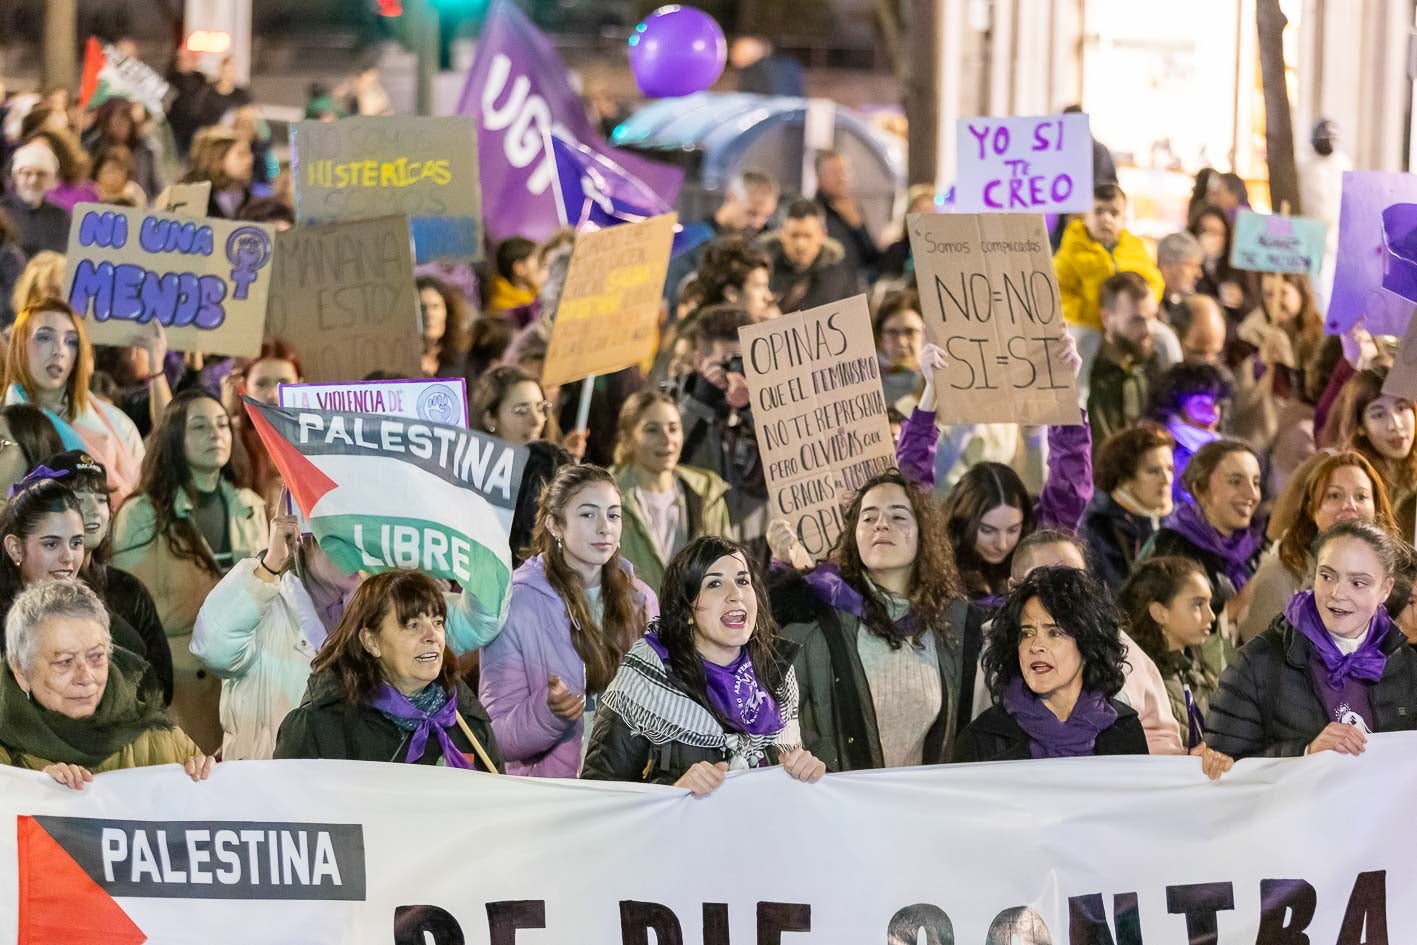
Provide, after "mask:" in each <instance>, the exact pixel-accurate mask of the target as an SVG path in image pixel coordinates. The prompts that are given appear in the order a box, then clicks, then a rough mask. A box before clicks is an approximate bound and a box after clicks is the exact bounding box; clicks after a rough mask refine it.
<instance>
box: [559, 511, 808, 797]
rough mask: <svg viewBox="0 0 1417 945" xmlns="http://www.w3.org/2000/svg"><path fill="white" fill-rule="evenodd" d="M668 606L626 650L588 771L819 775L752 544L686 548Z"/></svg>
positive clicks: (659, 776)
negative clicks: (769, 769) (772, 770)
mask: <svg viewBox="0 0 1417 945" xmlns="http://www.w3.org/2000/svg"><path fill="white" fill-rule="evenodd" d="M664 593H665V609H664V612H663V613H662V614H661V615H660V616H659V618H658V619H657V620H655V621H654V622H653V623H652V624H650V628H649V631H648V632H647V633H646V634H645V636H644V638H643V639H642V640H639V641H637V642H636V643H635V645H634V646H633V647H631V648H630V651H629V652H628V653H626V654H625V658H624V660H623V661H622V662H621V663H620V668H619V670H618V671H617V672H616V673H615V678H614V679H613V680H612V681H611V683H610V688H609V689H607V690H606V692H605V696H604V698H603V699H602V700H601V707H600V711H599V712H597V713H596V718H595V725H594V727H593V729H592V730H591V735H590V747H589V749H588V750H587V752H586V759H585V771H584V772H583V774H582V777H585V778H591V779H595V780H602V781H644V782H650V783H654V784H672V785H674V786H675V787H682V788H687V789H688V790H689V791H690V792H692V793H693V794H694V796H696V797H703V796H704V795H706V794H710V793H712V792H713V791H715V790H716V789H717V788H718V787H719V785H721V784H722V783H723V780H724V776H725V775H726V774H727V773H728V772H729V771H737V770H744V769H748V768H759V767H764V766H767V765H781V766H782V767H783V768H784V769H785V770H786V771H787V773H788V774H789V775H790V776H792V777H793V778H796V779H797V780H799V781H817V780H820V779H821V777H822V775H823V774H825V773H826V771H827V768H826V765H825V764H823V763H822V762H821V761H820V760H818V759H817V758H816V756H814V755H813V754H812V752H811V751H809V750H807V749H805V748H803V746H802V738H801V730H800V728H799V726H798V719H797V711H798V695H797V693H798V690H797V684H796V679H795V671H794V669H793V664H792V656H793V653H794V652H795V651H796V647H795V646H794V645H792V644H790V643H788V642H787V641H785V640H782V639H779V638H778V636H777V627H776V625H775V624H774V623H773V619H772V615H771V613H770V611H769V607H768V601H767V597H766V596H765V594H764V588H763V585H762V582H761V581H760V580H759V579H758V578H757V577H756V576H755V574H754V569H753V567H752V565H751V564H750V563H749V559H748V552H747V551H746V549H744V548H743V546H742V545H739V544H738V543H736V542H733V541H729V540H728V539H725V538H717V537H706V538H700V539H697V540H696V541H694V542H691V543H690V544H689V545H688V546H686V547H685V548H684V549H683V550H682V551H680V552H679V553H678V554H677V555H675V556H674V559H673V560H672V561H670V562H669V567H668V569H667V570H666V571H665V575H664Z"/></svg>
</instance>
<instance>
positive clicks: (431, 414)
mask: <svg viewBox="0 0 1417 945" xmlns="http://www.w3.org/2000/svg"><path fill="white" fill-rule="evenodd" d="M277 396H279V398H280V406H282V407H299V408H304V409H307V410H343V411H346V412H348V413H377V414H380V415H382V416H385V417H403V418H404V419H405V420H431V421H433V422H434V423H450V424H452V425H454V426H463V427H465V426H467V381H466V380H464V379H463V378H461V377H433V378H428V379H427V380H397V381H354V382H348V383H339V384H282V385H281V386H280V389H279V391H278V395H277Z"/></svg>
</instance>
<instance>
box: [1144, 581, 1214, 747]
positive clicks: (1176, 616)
mask: <svg viewBox="0 0 1417 945" xmlns="http://www.w3.org/2000/svg"><path fill="white" fill-rule="evenodd" d="M1117 603H1118V606H1119V607H1120V608H1121V610H1122V615H1123V616H1124V617H1126V619H1127V629H1128V630H1129V631H1130V632H1131V637H1132V639H1133V640H1135V641H1136V643H1137V646H1139V647H1141V649H1142V652H1144V653H1145V654H1146V655H1147V656H1149V657H1150V658H1151V660H1152V662H1154V663H1155V664H1156V668H1157V669H1158V670H1160V671H1161V678H1162V680H1163V681H1164V682H1165V683H1166V694H1167V696H1168V697H1169V698H1170V702H1171V717H1172V718H1174V719H1176V720H1177V721H1178V722H1179V723H1180V728H1181V742H1182V743H1183V744H1184V745H1185V747H1186V750H1187V751H1191V750H1193V749H1196V748H1198V747H1200V746H1201V745H1204V744H1205V742H1204V734H1205V713H1206V711H1207V710H1209V708H1210V697H1211V696H1213V695H1215V691H1216V690H1217V689H1219V688H1220V674H1221V673H1223V672H1224V671H1225V667H1226V666H1228V665H1230V659H1231V658H1232V657H1233V656H1234V655H1235V648H1234V647H1233V646H1231V645H1230V641H1229V640H1227V639H1226V638H1225V636H1224V635H1223V634H1219V633H1212V632H1211V631H1212V629H1213V628H1214V626H1215V611H1213V610H1211V609H1210V581H1209V579H1207V578H1206V576H1205V571H1204V570H1202V569H1201V566H1200V565H1199V564H1197V563H1196V562H1194V561H1192V560H1191V559H1190V558H1175V557H1171V558H1152V559H1151V560H1150V561H1147V562H1145V563H1144V564H1142V566H1141V567H1139V568H1137V570H1136V573H1134V574H1133V575H1132V577H1131V580H1129V581H1127V584H1126V586H1125V587H1123V588H1122V591H1121V593H1120V594H1119V595H1118V597H1117Z"/></svg>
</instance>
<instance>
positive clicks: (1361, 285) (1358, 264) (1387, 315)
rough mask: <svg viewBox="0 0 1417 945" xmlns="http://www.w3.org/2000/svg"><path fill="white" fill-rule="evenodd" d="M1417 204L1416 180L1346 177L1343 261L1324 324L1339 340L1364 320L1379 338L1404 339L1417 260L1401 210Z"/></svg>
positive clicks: (1372, 174) (1364, 174) (1361, 174)
mask: <svg viewBox="0 0 1417 945" xmlns="http://www.w3.org/2000/svg"><path fill="white" fill-rule="evenodd" d="M1414 202H1417V176H1414V175H1412V174H1389V173H1383V172H1381V171H1347V172H1345V173H1344V175H1343V203H1342V204H1341V205H1340V208H1339V213H1338V257H1337V264H1336V266H1335V269H1334V274H1333V296H1332V298H1330V299H1329V303H1328V318H1327V320H1326V321H1325V323H1324V327H1325V329H1326V330H1327V331H1328V333H1329V334H1330V335H1339V334H1343V333H1344V332H1346V331H1348V330H1349V329H1350V328H1352V327H1353V325H1354V324H1355V323H1357V322H1358V321H1359V319H1362V320H1363V327H1364V328H1366V329H1367V330H1368V331H1369V332H1371V333H1372V334H1374V335H1397V336H1398V337H1399V338H1400V337H1402V335H1403V333H1404V332H1405V331H1406V328H1407V323H1408V322H1409V321H1410V320H1411V319H1412V311H1413V300H1412V299H1411V298H1408V297H1406V296H1405V295H1404V289H1405V288H1407V287H1409V286H1410V285H1411V284H1412V283H1413V282H1414V281H1417V280H1414V278H1413V276H1412V274H1411V272H1412V270H1413V269H1414V268H1417V260H1413V259H1410V258H1407V253H1406V252H1405V247H1406V246H1407V243H1408V238H1407V237H1405V236H1404V233H1406V232H1407V230H1406V229H1405V228H1404V226H1403V224H1402V220H1401V217H1402V216H1403V211H1400V210H1399V211H1398V212H1397V213H1396V214H1394V213H1392V212H1391V211H1393V210H1394V209H1395V207H1397V206H1398V205H1402V204H1411V203H1414Z"/></svg>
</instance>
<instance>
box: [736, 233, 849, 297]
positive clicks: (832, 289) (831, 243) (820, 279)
mask: <svg viewBox="0 0 1417 945" xmlns="http://www.w3.org/2000/svg"><path fill="white" fill-rule="evenodd" d="M759 243H760V245H762V247H763V248H764V249H766V250H767V251H768V254H769V255H771V256H772V273H771V275H770V277H769V282H768V284H769V285H770V286H771V288H772V292H773V295H775V296H777V298H778V300H779V306H780V307H781V309H782V313H783V314H784V315H791V314H792V313H793V312H804V311H806V310H807V309H809V308H816V307H817V306H819V305H827V304H830V303H832V302H840V301H841V300H842V299H849V298H851V297H852V296H853V295H860V294H861V293H862V292H864V291H866V289H865V285H866V284H865V282H864V281H863V280H862V278H861V274H860V273H859V272H858V271H857V270H856V269H854V268H853V267H852V266H851V265H850V263H848V262H847V261H846V251H845V250H844V249H843V248H842V245H841V244H840V243H838V242H837V241H836V240H834V239H828V240H827V241H826V242H825V243H824V244H822V249H821V252H819V253H817V258H816V259H814V260H812V264H811V265H810V266H808V267H807V268H806V269H801V270H799V269H798V268H797V267H796V266H794V265H793V264H792V261H791V260H789V259H788V258H787V254H786V253H784V252H783V251H782V242H781V241H780V239H779V238H778V236H777V235H776V234H771V235H769V236H765V237H763V238H762V239H761V240H760V241H759Z"/></svg>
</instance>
